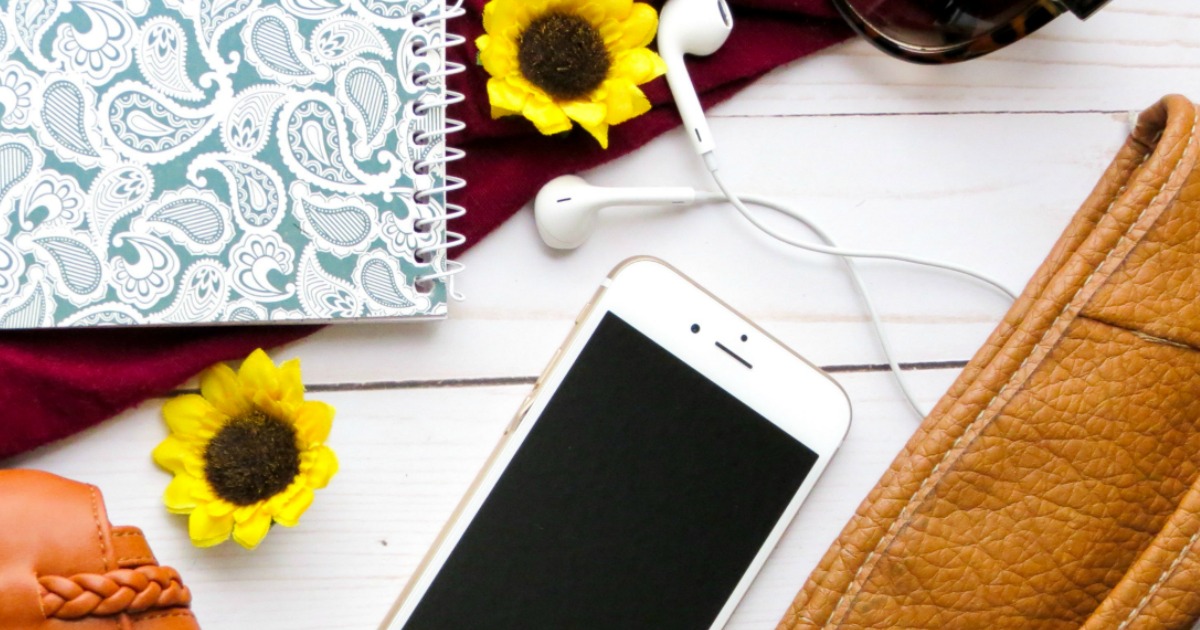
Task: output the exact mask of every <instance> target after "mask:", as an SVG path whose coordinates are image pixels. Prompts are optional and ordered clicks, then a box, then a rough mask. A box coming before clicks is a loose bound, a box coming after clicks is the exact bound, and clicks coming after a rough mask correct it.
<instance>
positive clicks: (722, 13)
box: [533, 0, 1016, 416]
mask: <svg viewBox="0 0 1200 630" xmlns="http://www.w3.org/2000/svg"><path fill="white" fill-rule="evenodd" d="M732 28H733V18H732V17H731V15H730V13H729V6H728V5H727V4H725V0H668V1H667V4H666V6H664V7H663V10H662V13H661V14H660V17H659V26H658V52H659V54H660V55H661V56H662V58H663V60H664V61H666V64H667V83H668V84H669V85H670V87H671V94H672V95H673V96H674V97H675V105H676V106H677V107H678V108H679V113H680V115H681V116H682V117H683V125H684V127H685V128H686V129H687V135H688V138H689V139H690V141H691V143H692V146H693V147H694V148H695V150H696V153H697V154H698V155H699V156H700V158H701V159H702V160H704V164H705V166H707V167H708V171H709V175H710V176H711V177H712V180H713V183H715V184H716V186H717V188H718V189H719V190H720V192H705V191H697V190H695V189H692V188H663V187H654V188H603V187H600V186H592V185H591V184H588V183H587V182H586V181H584V180H583V179H582V178H580V177H576V176H574V175H566V176H563V177H559V178H557V179H555V180H553V181H551V182H550V183H548V184H546V185H545V187H543V188H542V190H541V192H539V193H538V196H537V199H536V200H535V201H534V204H533V212H534V219H535V220H536V222H537V228H538V233H539V234H541V236H542V240H543V241H545V243H546V244H547V245H549V246H550V247H553V248H555V249H575V248H577V247H579V246H580V245H583V243H584V242H585V241H586V240H587V238H588V237H589V236H591V234H592V231H593V230H594V229H595V227H596V215H598V214H599V213H600V210H601V209H603V208H607V207H609V206H655V205H691V204H695V203H714V202H723V203H729V204H730V205H732V206H733V207H734V209H736V210H737V211H738V213H739V214H741V215H742V216H743V217H744V218H745V219H746V220H747V221H749V222H750V223H751V224H752V225H753V226H754V227H756V228H758V229H759V230H761V231H762V232H763V233H765V234H767V235H768V236H770V237H771V238H774V239H775V240H778V241H780V242H783V243H786V244H788V245H792V246H794V247H797V248H799V249H803V250H806V251H810V252H815V253H820V254H828V255H830V256H838V257H840V258H841V259H842V260H843V261H844V262H845V263H846V268H847V271H848V272H849V274H850V278H851V280H852V281H853V283H854V288H855V290H856V291H857V292H858V294H859V296H861V298H862V300H863V306H864V307H865V308H866V311H867V315H868V317H869V319H870V322H871V325H872V326H873V327H874V328H875V332H876V334H877V335H878V337H879V342H880V345H881V347H882V349H883V354H884V356H885V357H886V358H887V362H888V366H889V367H891V369H892V372H893V373H894V374H895V376H896V381H897V383H898V384H899V386H900V390H901V391H902V392H903V393H904V397H905V398H906V399H907V400H908V403H909V404H910V405H911V406H912V408H913V410H914V411H915V412H916V413H917V415H918V416H924V415H925V411H924V410H923V409H922V408H921V405H920V404H918V402H917V398H916V396H914V395H913V393H912V392H911V391H910V390H909V388H908V385H907V384H906V383H905V380H904V378H903V376H902V373H901V369H900V364H899V362H898V361H897V360H896V358H895V353H893V352H892V348H891V345H890V343H889V342H888V338H887V335H886V334H885V332H884V330H883V320H882V319H881V318H880V317H879V313H878V312H877V311H876V309H875V306H874V304H873V303H872V301H871V298H870V295H869V294H868V292H867V288H866V285H865V283H864V282H863V281H862V278H861V277H860V276H859V274H858V270H857V269H856V267H855V265H854V264H853V262H852V261H853V260H854V259H858V258H868V259H871V258H873V259H885V260H894V261H898V262H905V263H911V264H916V265H923V266H926V267H933V268H936V269H943V270H946V271H951V272H954V273H959V274H963V275H965V276H968V277H971V278H975V279H976V280H979V281H981V282H984V283H986V284H989V285H991V286H992V287H994V288H995V289H996V290H998V291H1000V292H1001V293H1003V294H1005V295H1006V296H1008V297H1009V298H1010V299H1012V300H1015V299H1016V296H1015V294H1014V293H1013V292H1012V291H1010V290H1009V289H1008V288H1006V287H1005V286H1004V284H1003V283H1001V282H998V281H996V280H993V279H992V278H989V277H987V276H985V275H983V274H980V273H978V272H975V271H972V270H970V269H966V268H963V267H960V266H958V265H953V264H947V263H942V262H938V261H934V260H928V259H925V258H918V257H915V256H908V255H905V254H896V253H891V252H879V251H866V250H855V249H844V248H841V247H839V246H838V245H837V243H835V242H834V241H833V239H832V238H830V236H829V235H828V234H826V233H825V232H824V231H823V230H821V228H820V227H819V226H817V225H816V224H815V223H813V222H812V221H810V220H809V219H808V218H806V217H805V216H804V215H803V214H801V213H800V212H798V211H796V210H795V209H793V208H790V207H788V206H784V205H782V204H779V203H777V202H775V201H772V200H770V199H766V198H763V197H757V196H754V195H745V196H741V195H738V194H737V193H736V192H734V191H733V190H732V189H731V188H730V187H729V186H728V185H727V184H726V183H725V181H724V178H723V177H722V176H721V174H720V173H719V172H718V168H717V159H716V153H715V151H716V145H715V143H714V142H713V138H712V133H711V132H710V131H709V129H708V121H707V120H706V119H705V117H704V109H703V108H701V106H700V97H699V96H698V95H697V94H696V88H695V86H694V85H692V79H691V76H690V75H689V74H688V71H687V67H686V66H685V65H684V63H683V56H684V55H685V54H688V55H700V56H707V55H711V54H713V53H714V52H716V51H717V50H718V49H719V48H720V47H721V46H722V45H723V44H724V43H725V41H726V40H727V39H729V33H730V31H731V30H732ZM747 204H752V205H755V206H760V207H763V208H768V209H770V210H774V211H776V212H779V213H781V214H784V215H786V216H789V217H791V218H793V219H795V220H796V221H797V222H799V223H800V224H801V225H804V226H805V227H807V228H808V229H809V231H811V232H812V233H813V235H814V236H816V237H817V239H818V241H819V242H816V243H814V242H811V241H806V240H799V239H797V238H795V237H792V236H790V235H787V234H784V233H782V232H780V231H778V230H776V229H775V228H774V227H772V226H771V225H769V224H767V223H765V222H763V221H762V220H760V219H759V218H758V217H757V216H756V215H755V214H754V213H752V212H750V210H749V209H748V208H747Z"/></svg>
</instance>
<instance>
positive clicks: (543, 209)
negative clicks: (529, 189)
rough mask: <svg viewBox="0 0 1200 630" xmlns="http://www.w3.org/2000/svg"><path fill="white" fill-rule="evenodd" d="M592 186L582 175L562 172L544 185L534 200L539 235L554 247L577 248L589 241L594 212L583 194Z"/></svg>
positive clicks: (534, 212)
mask: <svg viewBox="0 0 1200 630" xmlns="http://www.w3.org/2000/svg"><path fill="white" fill-rule="evenodd" d="M589 188H590V186H589V185H588V183H587V181H586V180H584V179H583V178H582V177H578V176H576V175H563V176H561V177H557V178H555V179H553V180H551V181H550V182H549V183H547V184H546V185H545V186H543V187H542V189H541V191H539V192H538V195H537V198H536V199H535V200H534V202H533V218H534V222H535V223H536V224H537V229H538V234H539V235H540V236H541V237H542V241H544V242H545V243H546V245H548V246H550V247H552V248H554V249H576V248H578V247H579V246H580V245H583V244H584V242H586V241H587V237H588V235H589V234H591V231H592V227H593V225H594V224H595V219H596V217H595V213H594V211H592V208H591V207H590V204H588V203H587V200H585V199H583V198H582V197H583V195H584V193H586V192H587V190H589Z"/></svg>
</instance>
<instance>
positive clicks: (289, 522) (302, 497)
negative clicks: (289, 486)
mask: <svg viewBox="0 0 1200 630" xmlns="http://www.w3.org/2000/svg"><path fill="white" fill-rule="evenodd" d="M313 496H314V495H313V491H312V490H311V489H309V488H303V489H301V490H300V492H297V493H296V496H294V497H292V500H291V501H288V502H287V504H286V505H284V506H283V509H281V510H279V513H278V514H276V515H275V522H276V523H279V524H280V525H283V526H284V527H295V526H296V524H297V523H299V522H300V516H301V515H303V514H304V512H305V511H306V510H308V506H310V505H312V502H313Z"/></svg>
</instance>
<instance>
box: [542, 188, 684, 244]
mask: <svg viewBox="0 0 1200 630" xmlns="http://www.w3.org/2000/svg"><path fill="white" fill-rule="evenodd" d="M695 202H696V191H695V190H694V189H692V188H602V187H600V186H593V185H591V184H589V183H587V182H586V181H585V180H584V179H583V178H582V177H576V176H574V175H563V176H562V177H559V178H557V179H554V180H552V181H551V182H550V183H548V184H546V185H545V186H543V187H542V190H541V192H539V193H538V196H537V199H535V200H534V202H533V217H534V220H535V221H536V223H537V229H538V234H540V235H541V236H542V240H543V241H545V242H546V244H547V245H549V246H550V247H553V248H554V249H575V248H577V247H579V246H580V245H583V243H584V241H586V240H587V239H588V237H589V236H591V235H592V231H593V230H594V229H595V227H596V215H597V214H599V213H600V210H601V209H602V208H607V207H609V206H659V205H685V204H692V203H695Z"/></svg>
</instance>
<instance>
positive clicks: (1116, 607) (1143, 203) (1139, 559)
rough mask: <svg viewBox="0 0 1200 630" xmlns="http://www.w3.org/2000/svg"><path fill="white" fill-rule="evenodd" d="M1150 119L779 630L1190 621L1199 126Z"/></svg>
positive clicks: (1195, 608)
mask: <svg viewBox="0 0 1200 630" xmlns="http://www.w3.org/2000/svg"><path fill="white" fill-rule="evenodd" d="M1197 116H1198V113H1197V109H1196V107H1195V106H1193V104H1192V103H1190V102H1188V100H1187V99H1185V98H1183V97H1180V96H1171V97H1167V98H1166V99H1164V100H1163V101H1162V102H1160V103H1159V104H1158V105H1156V106H1154V107H1153V108H1151V109H1150V110H1148V111H1146V112H1145V113H1144V114H1143V115H1142V117H1141V119H1140V120H1139V124H1138V127H1137V130H1136V131H1135V132H1134V134H1133V135H1132V137H1131V138H1130V139H1129V141H1128V142H1127V144H1126V145H1125V147H1124V148H1123V149H1122V150H1121V152H1120V154H1119V155H1118V156H1117V158H1116V161H1115V162H1114V163H1113V164H1112V166H1111V167H1110V168H1109V169H1108V172H1107V173H1106V174H1105V175H1104V178H1103V179H1102V180H1101V182H1100V184H1099V186H1097V187H1096V190H1095V192H1093V193H1092V195H1091V197H1090V198H1089V199H1088V200H1087V202H1086V204H1085V205H1084V207H1083V209H1082V210H1080V212H1079V213H1078V214H1077V215H1076V216H1075V218H1074V220H1073V221H1072V222H1071V224H1070V226H1069V227H1068V228H1067V231H1066V233H1065V234H1064V235H1063V236H1062V238H1061V239H1060V240H1059V242H1058V244H1057V245H1056V246H1055V248H1054V250H1053V252H1052V253H1051V255H1050V257H1049V259H1048V260H1047V261H1046V262H1045V263H1044V264H1043V265H1042V267H1041V269H1040V270H1039V271H1038V273H1037V275H1036V276H1035V277H1034V279H1033V281H1032V282H1031V283H1030V284H1029V286H1028V287H1027V288H1026V290H1025V292H1024V294H1023V295H1022V296H1021V298H1020V300H1019V301H1018V302H1017V303H1016V305H1015V306H1014V307H1013V309H1012V311H1011V312H1010V313H1009V314H1008V316H1007V317H1006V318H1005V320H1004V322H1003V323H1002V324H1001V325H1000V326H999V327H998V328H997V329H996V331H995V332H994V333H993V334H992V336H991V338H990V339H989V340H988V342H987V344H986V345H985V346H984V347H983V349H981V350H980V351H979V353H978V354H977V355H976V356H975V357H974V359H973V360H972V361H971V363H970V365H968V366H967V368H966V369H965V370H964V371H963V373H962V375H961V376H960V377H959V379H958V381H957V382H956V383H955V384H954V386H953V387H952V388H951V389H950V392H949V393H948V394H947V395H946V396H945V397H944V398H943V399H942V401H941V402H940V403H939V404H938V406H937V407H936V408H935V409H934V411H933V413H932V414H930V416H929V417H928V418H927V419H926V420H925V422H924V423H923V424H922V425H921V427H920V429H919V430H918V431H917V432H916V434H915V435H914V436H913V438H912V439H911V440H910V441H909V443H908V445H907V446H906V447H905V448H904V450H903V451H902V452H901V453H900V455H899V456H898V457H897V458H896V460H895V462H894V463H893V464H892V466H891V469H890V470H889V471H888V472H887V473H886V474H885V475H884V477H883V479H881V480H880V482H879V484H878V485H877V486H876V487H875V489H874V490H873V491H872V492H871V493H870V495H869V496H868V497H867V499H866V500H865V501H864V503H863V504H862V506H861V507H859V509H858V513H857V515H856V516H855V517H854V518H853V520H851V522H850V523H849V524H848V525H847V526H846V528H845V530H844V531H843V532H842V534H841V536H840V538H838V540H837V541H836V542H835V543H834V545H833V546H832V547H831V548H830V549H829V551H828V553H827V554H826V555H825V557H824V559H823V560H822V561H821V563H820V566H819V567H818V568H817V569H816V571H814V573H813V574H812V576H811V577H810V578H809V580H808V583H807V584H806V585H805V587H804V590H803V591H801V592H800V594H799V596H798V597H797V598H796V600H795V602H794V603H793V605H792V607H791V608H790V609H789V611H788V613H787V615H786V617H785V618H784V620H783V622H782V623H781V624H780V626H779V627H780V628H781V629H793V628H811V627H817V626H821V627H834V628H900V627H904V628H939V629H947V628H1078V627H1085V628H1117V629H1120V630H1126V629H1128V630H1133V629H1137V628H1188V627H1190V626H1191V625H1192V624H1193V622H1195V620H1196V619H1197V618H1198V617H1200V549H1197V547H1198V546H1200V486H1198V485H1197V484H1198V481H1197V473H1198V472H1200V350H1198V348H1200V169H1198V168H1197V164H1198V156H1200V124H1198V121H1197Z"/></svg>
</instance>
